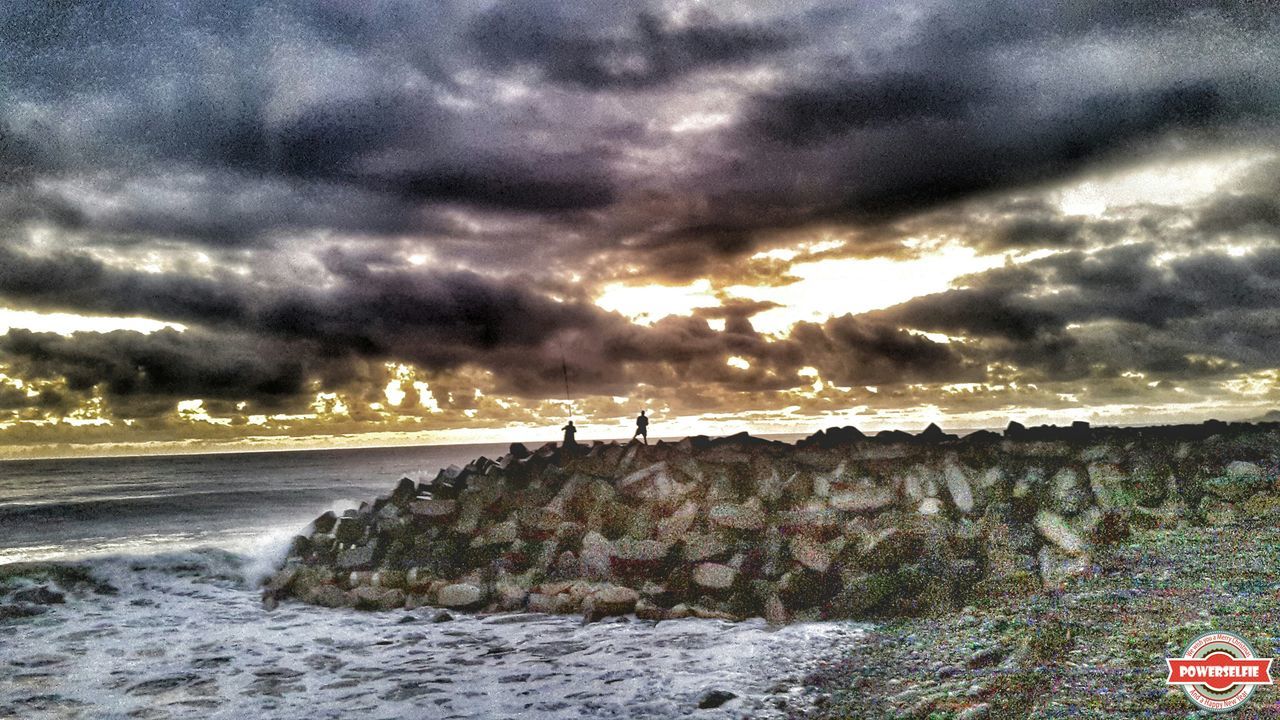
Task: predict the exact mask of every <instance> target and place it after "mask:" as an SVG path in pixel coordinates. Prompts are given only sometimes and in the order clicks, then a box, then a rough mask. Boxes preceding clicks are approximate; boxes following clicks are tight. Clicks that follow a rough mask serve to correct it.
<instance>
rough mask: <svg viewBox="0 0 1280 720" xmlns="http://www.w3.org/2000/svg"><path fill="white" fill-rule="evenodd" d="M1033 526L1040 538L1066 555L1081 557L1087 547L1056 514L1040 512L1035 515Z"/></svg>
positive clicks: (1062, 518) (1063, 519) (1065, 521)
mask: <svg viewBox="0 0 1280 720" xmlns="http://www.w3.org/2000/svg"><path fill="white" fill-rule="evenodd" d="M1035 526H1036V530H1038V531H1040V536H1041V537H1043V538H1044V539H1045V540H1047V541H1048V542H1049V543H1051V544H1052V545H1053V546H1054V547H1056V548H1058V549H1059V550H1061V551H1062V552H1064V553H1066V554H1068V555H1083V554H1084V552H1085V550H1086V549H1087V547H1088V546H1087V544H1086V543H1085V540H1084V538H1082V537H1081V536H1080V535H1079V534H1078V533H1076V531H1075V530H1074V529H1072V527H1071V524H1070V523H1068V522H1067V520H1066V518H1064V517H1062V516H1061V515H1058V514H1057V513H1053V512H1049V511H1048V510H1041V511H1040V512H1038V513H1036V518H1035Z"/></svg>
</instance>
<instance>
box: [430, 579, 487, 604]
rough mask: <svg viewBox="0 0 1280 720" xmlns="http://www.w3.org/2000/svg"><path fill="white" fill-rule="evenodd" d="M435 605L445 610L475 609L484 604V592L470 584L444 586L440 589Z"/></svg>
mask: <svg viewBox="0 0 1280 720" xmlns="http://www.w3.org/2000/svg"><path fill="white" fill-rule="evenodd" d="M436 603H437V604H438V605H440V606H442V607H447V608H458V609H470V608H477V607H480V606H481V605H483V604H484V590H482V589H480V587H479V586H477V585H472V584H470V583H454V584H453V585H445V586H444V587H442V588H440V592H439V594H438V595H437V597H436Z"/></svg>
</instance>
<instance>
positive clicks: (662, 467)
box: [616, 462, 692, 504]
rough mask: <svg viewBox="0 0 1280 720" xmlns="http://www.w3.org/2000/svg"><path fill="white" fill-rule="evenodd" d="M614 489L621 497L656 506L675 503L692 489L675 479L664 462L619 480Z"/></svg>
mask: <svg viewBox="0 0 1280 720" xmlns="http://www.w3.org/2000/svg"><path fill="white" fill-rule="evenodd" d="M616 487H617V489H618V493H619V494H621V495H622V496H623V497H627V498H630V499H632V500H638V501H641V502H649V503H657V504H670V503H674V502H677V501H679V499H680V498H682V497H684V496H685V495H687V494H688V493H689V491H690V490H691V489H692V488H691V487H690V486H688V485H684V484H682V483H680V482H679V481H678V480H676V479H675V477H674V476H673V475H672V474H671V469H670V468H669V467H668V466H667V463H666V462H660V463H656V464H654V465H650V466H649V467H647V468H642V469H640V470H637V471H635V472H633V473H631V474H630V475H628V476H626V477H624V478H622V479H621V480H619V481H618V483H617V485H616Z"/></svg>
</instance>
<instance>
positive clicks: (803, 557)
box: [790, 536, 831, 573]
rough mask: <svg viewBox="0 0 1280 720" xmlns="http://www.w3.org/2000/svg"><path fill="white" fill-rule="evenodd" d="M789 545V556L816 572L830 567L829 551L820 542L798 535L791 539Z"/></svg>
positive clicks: (822, 571)
mask: <svg viewBox="0 0 1280 720" xmlns="http://www.w3.org/2000/svg"><path fill="white" fill-rule="evenodd" d="M790 547H791V558H792V559H793V560H795V561H796V562H797V563H799V564H801V565H803V566H804V567H806V568H808V569H810V570H812V571H814V572H816V573H825V572H826V571H827V570H828V569H829V568H830V567H831V552H830V551H829V550H828V549H827V547H826V546H825V545H823V544H821V543H818V542H815V541H813V540H810V539H809V538H806V537H804V536H800V537H795V538H792V539H791V542H790Z"/></svg>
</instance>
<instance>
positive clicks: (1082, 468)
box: [264, 421, 1280, 623]
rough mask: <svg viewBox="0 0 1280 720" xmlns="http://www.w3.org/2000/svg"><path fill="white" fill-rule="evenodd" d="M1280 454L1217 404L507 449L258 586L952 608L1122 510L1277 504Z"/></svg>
mask: <svg viewBox="0 0 1280 720" xmlns="http://www.w3.org/2000/svg"><path fill="white" fill-rule="evenodd" d="M1278 460H1280V430H1278V429H1277V426H1274V425H1251V424H1225V423H1219V422H1212V421H1211V422H1209V423H1205V424H1203V425H1193V426H1166V427H1155V428H1090V427H1089V426H1088V425H1086V424H1084V423H1076V424H1075V425H1073V426H1071V427H1067V428H1062V427H1052V426H1048V427H1040V428H1025V427H1022V426H1021V425H1018V424H1017V423H1013V424H1011V425H1010V426H1009V428H1008V429H1007V430H1006V431H1005V432H1004V433H1003V434H999V433H994V432H988V431H980V432H977V433H973V434H971V435H968V436H965V437H963V438H960V437H957V436H956V435H951V434H947V433H944V432H942V431H941V430H940V429H938V428H937V427H936V426H932V425H931V426H930V427H929V428H928V429H927V430H925V431H924V432H923V433H921V434H919V435H910V434H907V433H903V432H898V431H891V432H883V433H880V434H878V435H876V436H874V437H867V436H864V435H863V434H862V433H860V432H859V431H858V430H856V429H854V428H851V427H845V428H832V429H829V430H825V431H820V432H818V433H817V434H815V435H813V436H811V437H809V438H806V439H804V440H801V441H799V442H797V443H795V444H789V443H783V442H776V441H769V440H763V439H760V438H755V437H751V436H748V435H746V434H740V435H734V436H731V437H724V438H707V437H692V438H686V439H684V440H681V441H679V442H674V443H668V442H658V443H656V444H654V445H642V444H639V443H635V442H633V443H631V444H627V445H621V444H617V443H597V444H595V445H592V446H578V447H576V448H562V447H558V446H556V445H555V444H548V445H545V446H543V447H541V448H539V449H537V450H535V451H529V450H528V449H526V448H525V447H524V446H523V445H520V444H515V445H512V446H511V452H510V453H508V454H507V455H504V456H503V457H501V458H499V459H497V460H490V459H488V458H484V457H481V458H478V459H476V460H474V461H473V462H471V463H469V464H468V465H467V466H466V467H463V468H458V467H450V468H448V469H446V470H442V471H441V472H440V473H439V475H437V476H436V477H435V478H434V479H433V480H432V481H431V482H428V483H416V482H414V481H412V480H409V479H407V478H406V479H404V480H401V481H400V483H399V485H398V486H396V488H395V489H394V490H393V491H392V492H391V493H390V495H388V496H387V497H383V498H380V499H378V500H376V501H374V502H372V503H365V504H362V505H361V506H360V507H359V508H358V509H352V510H348V511H347V512H345V513H343V514H342V515H337V514H334V513H325V514H324V515H322V516H320V517H318V518H316V520H315V521H314V522H313V523H312V524H311V526H310V527H309V528H308V529H307V530H306V531H305V534H303V535H300V536H298V537H297V538H295V540H294V542H293V545H292V547H291V549H290V551H289V554H288V557H287V559H286V560H285V561H284V564H283V567H282V568H281V569H280V570H279V571H278V572H277V573H276V574H275V575H274V576H273V577H272V578H270V579H269V580H268V581H267V583H266V585H265V587H264V602H266V603H267V604H268V606H274V605H275V604H276V603H277V602H279V601H281V600H284V599H288V598H292V599H296V600H299V601H302V602H306V603H312V604H316V605H322V606H329V607H354V608H359V609H367V610H391V609H396V608H409V609H413V608H417V607H421V606H437V607H444V608H452V609H459V610H473V611H530V612H544V613H581V614H582V615H583V617H584V618H585V620H587V621H593V620H598V619H600V618H604V617H609V616H614V615H625V614H631V613H635V614H636V615H637V616H639V617H641V618H646V619H659V620H660V619H668V618H682V617H705V618H724V619H738V618H746V617H759V616H763V617H764V618H766V619H768V620H769V621H770V622H772V623H786V622H792V621H797V620H813V619H819V618H835V617H841V618H873V617H884V616H893V615H913V614H921V613H930V612H944V611H948V610H950V609H953V608H958V607H962V606H964V605H965V604H967V603H968V602H969V601H970V600H971V599H972V598H974V597H975V596H980V595H991V594H1010V593H1020V592H1034V591H1039V590H1041V589H1043V588H1044V587H1046V586H1053V585H1055V584H1057V583H1061V582H1063V581H1064V580H1066V579H1068V578H1072V577H1075V576H1080V575H1087V574H1089V573H1092V572H1096V566H1095V564H1094V558H1095V556H1096V554H1097V553H1099V552H1103V551H1105V548H1106V546H1107V545H1108V544H1110V543H1113V542H1116V541H1119V540H1122V539H1124V538H1126V537H1127V536H1128V534H1129V532H1130V527H1131V526H1132V525H1137V526H1140V527H1159V526H1177V525H1179V524H1187V523H1190V524H1213V523H1218V522H1227V521H1229V520H1230V518H1231V517H1232V516H1233V514H1234V513H1236V512H1237V511H1243V510H1245V509H1247V508H1249V507H1250V506H1251V505H1256V504H1260V503H1261V504H1267V503H1275V502H1277V495H1276V493H1277V490H1280V487H1278V486H1277V461H1278Z"/></svg>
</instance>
